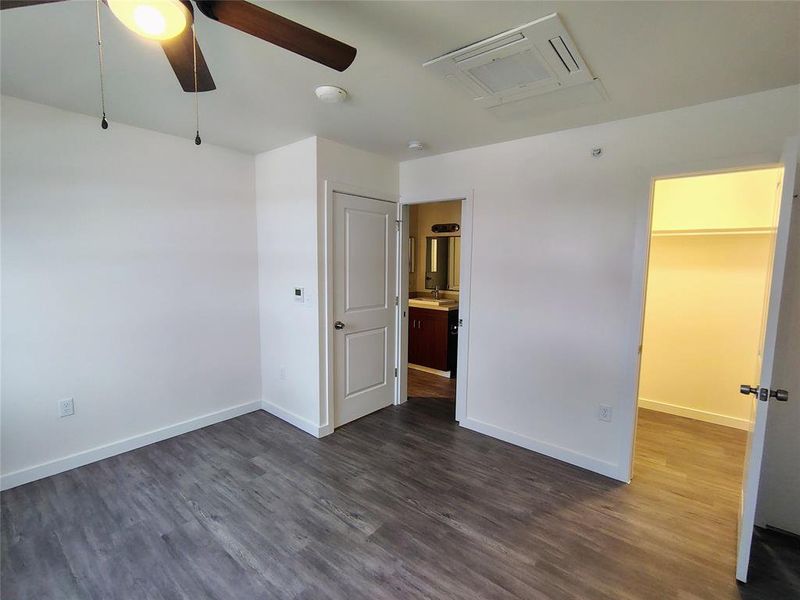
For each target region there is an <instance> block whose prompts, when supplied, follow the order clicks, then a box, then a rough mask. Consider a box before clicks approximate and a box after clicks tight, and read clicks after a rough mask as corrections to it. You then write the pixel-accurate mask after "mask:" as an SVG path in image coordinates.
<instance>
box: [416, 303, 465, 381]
mask: <svg viewBox="0 0 800 600" xmlns="http://www.w3.org/2000/svg"><path fill="white" fill-rule="evenodd" d="M408 312H409V315H408V317H409V318H408V362H409V363H411V364H415V365H419V366H422V367H428V368H430V369H436V370H437V371H443V372H447V371H449V372H450V376H451V377H453V376H455V370H456V349H457V347H458V308H449V309H444V310H443V309H441V308H439V309H434V308H419V307H416V306H410V307H409V309H408Z"/></svg>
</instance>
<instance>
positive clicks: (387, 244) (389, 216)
mask: <svg viewBox="0 0 800 600" xmlns="http://www.w3.org/2000/svg"><path fill="white" fill-rule="evenodd" d="M395 212H396V205H395V204H394V203H392V202H384V201H382V200H374V199H372V198H363V197H360V196H351V195H349V194H340V193H338V192H337V193H334V194H333V321H334V323H332V324H331V327H333V337H334V342H333V349H334V350H333V351H334V357H333V364H334V367H333V368H334V376H333V384H334V418H333V423H334V426H335V427H338V426H340V425H344V424H345V423H349V422H350V421H352V420H354V419H358V418H359V417H363V416H364V415H366V414H369V413H371V412H374V411H376V410H378V409H381V408H384V407H386V406H389V405H390V404H392V403H393V402H394V390H395V380H394V378H395V375H394V368H395V348H396V342H395V304H394V300H395V295H396V286H397V284H396V281H395V272H396V264H397V235H396V232H395Z"/></svg>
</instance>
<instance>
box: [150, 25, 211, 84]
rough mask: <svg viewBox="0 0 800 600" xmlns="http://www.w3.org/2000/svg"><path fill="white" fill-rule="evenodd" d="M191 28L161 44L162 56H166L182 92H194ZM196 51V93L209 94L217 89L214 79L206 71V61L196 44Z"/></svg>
mask: <svg viewBox="0 0 800 600" xmlns="http://www.w3.org/2000/svg"><path fill="white" fill-rule="evenodd" d="M192 39H193V36H192V28H191V27H187V28H186V29H185V30H184V32H183V33H182V34H180V35H179V36H177V37H174V38H172V39H171V40H165V41H163V42H161V47H162V48H163V49H164V54H166V55H167V60H168V61H169V64H170V65H172V70H173V71H175V76H176V77H177V78H178V81H179V82H180V84H181V87H182V88H183V91H184V92H193V91H194V60H193V58H194V57H193V56H192ZM196 49H197V91H198V92H210V91H211V90H215V89H217V86H216V85H215V84H214V78H213V77H211V72H210V71H209V70H208V65H207V64H206V59H205V58H203V53H202V52H201V51H200V45H199V44H196Z"/></svg>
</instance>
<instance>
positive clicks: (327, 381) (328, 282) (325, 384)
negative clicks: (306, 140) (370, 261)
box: [317, 179, 400, 437]
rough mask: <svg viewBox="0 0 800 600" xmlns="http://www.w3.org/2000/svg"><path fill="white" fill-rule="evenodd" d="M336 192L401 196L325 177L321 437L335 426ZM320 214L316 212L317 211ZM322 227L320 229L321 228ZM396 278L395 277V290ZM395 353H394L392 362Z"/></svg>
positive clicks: (321, 264)
mask: <svg viewBox="0 0 800 600" xmlns="http://www.w3.org/2000/svg"><path fill="white" fill-rule="evenodd" d="M335 193H339V194H348V195H350V196H359V197H361V198H369V199H371V200H380V201H382V202H390V203H392V204H397V203H398V201H399V199H400V197H399V196H398V195H397V194H390V193H387V192H382V191H378V190H372V189H368V188H364V187H361V186H357V185H352V184H349V183H342V182H338V181H334V180H330V179H326V180H325V194H324V206H323V207H322V219H321V221H322V222H321V223H319V224H318V226H317V231H318V232H319V233H318V235H320V236H321V237H322V241H323V243H322V248H323V252H320V253H318V254H317V260H318V261H319V269H318V272H319V278H320V279H321V281H319V282H318V285H319V289H320V290H321V291H322V293H321V297H320V302H319V330H320V334H321V339H322V343H321V344H320V356H319V363H320V367H321V369H320V370H321V372H322V375H321V377H320V393H319V398H320V419H319V422H320V428H319V436H318V437H323V436H326V435H328V434H330V433H333V430H334V425H333V424H334V422H335V421H334V418H333V417H334V414H333V413H334V410H335V404H336V403H335V398H334V382H333V376H334V371H333V369H334V365H333V358H334V356H333V355H334V347H333V335H332V333H331V330H332V328H333V195H334V194H335ZM318 214H319V213H318ZM320 230H321V232H320ZM397 254H398V256H399V254H400V247H399V246H398V247H397ZM396 290H397V282H396V278H395V293H397V292H396ZM397 325H398V323H397V313H395V338H397V333H396V332H397ZM396 364H397V356H396V353H395V365H396ZM394 394H395V396H394V400H393V402H394V404H397V382H396V381H395V386H394Z"/></svg>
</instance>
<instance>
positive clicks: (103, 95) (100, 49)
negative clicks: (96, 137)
mask: <svg viewBox="0 0 800 600" xmlns="http://www.w3.org/2000/svg"><path fill="white" fill-rule="evenodd" d="M95 8H96V11H95V14H96V15H97V56H98V59H99V61H100V110H101V111H102V112H103V118H102V119H101V120H100V127H102V128H103V129H108V121H107V120H106V90H105V87H104V85H103V71H104V66H105V65H104V64H103V36H102V34H101V32H100V0H96V7H95Z"/></svg>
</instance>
